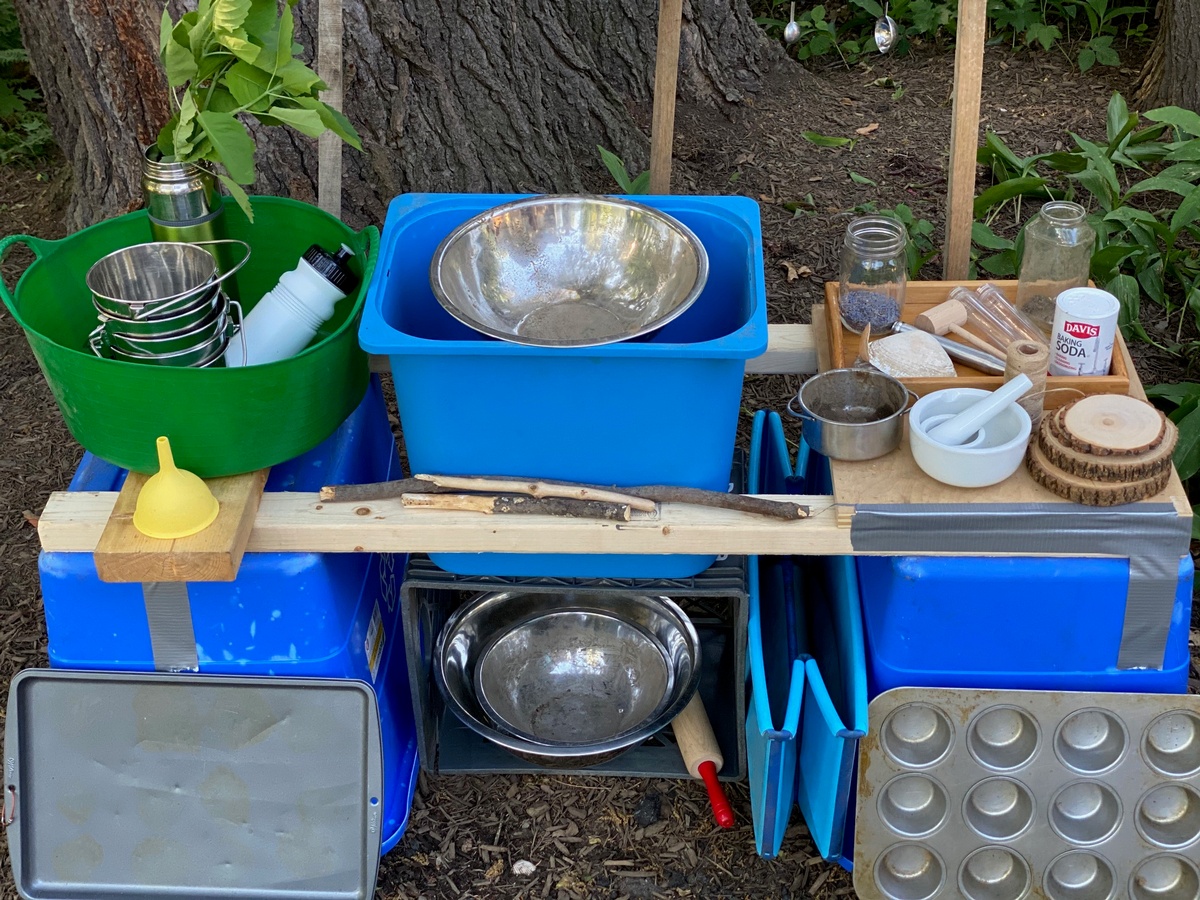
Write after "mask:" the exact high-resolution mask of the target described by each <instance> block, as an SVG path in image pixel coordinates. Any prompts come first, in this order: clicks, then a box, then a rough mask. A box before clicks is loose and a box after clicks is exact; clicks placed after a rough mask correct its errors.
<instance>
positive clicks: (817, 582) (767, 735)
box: [746, 412, 867, 862]
mask: <svg viewBox="0 0 1200 900" xmlns="http://www.w3.org/2000/svg"><path fill="white" fill-rule="evenodd" d="M750 453H751V466H750V488H749V489H750V492H751V493H768V494H785V493H819V492H823V487H822V485H823V484H824V483H826V482H827V479H828V467H827V466H825V465H823V464H822V463H823V460H821V459H820V458H819V457H815V455H810V454H809V452H808V449H807V447H806V446H805V445H803V444H802V445H801V449H800V454H799V457H798V461H799V471H800V473H801V474H800V475H796V474H794V473H793V469H792V466H791V464H790V462H789V459H788V450H787V443H786V441H785V439H784V435H783V426H782V423H781V422H780V420H779V416H778V415H777V414H776V413H770V414H766V413H762V412H759V413H757V414H756V415H755V419H754V429H753V434H752V438H751V451H750ZM748 634H749V644H750V646H749V653H748V664H749V670H750V675H749V678H750V701H749V703H748V705H747V718H746V750H747V766H748V771H749V775H750V803H751V810H752V813H753V818H754V832H755V844H756V846H757V849H758V852H759V853H760V854H761V855H763V856H765V857H773V856H775V855H777V854H778V852H779V850H780V846H781V844H782V841H783V836H784V832H785V830H786V828H787V823H788V819H789V818H790V815H791V808H792V805H793V804H794V803H798V804H799V806H800V810H801V813H802V814H803V816H804V819H805V822H806V823H807V825H808V830H809V833H810V834H811V836H812V838H813V842H814V843H815V844H816V846H817V849H818V851H819V852H820V854H821V855H822V856H823V857H824V858H826V859H829V860H833V861H839V862H842V861H843V857H844V856H845V855H847V854H848V853H849V851H850V848H849V847H846V846H844V838H845V835H846V834H847V815H848V811H849V810H850V809H851V808H852V804H851V798H852V787H853V773H854V762H855V752H856V749H857V746H858V739H859V738H860V737H862V736H863V735H864V734H865V733H866V728H867V685H866V667H865V660H864V650H863V633H862V621H861V615H860V610H859V601H858V589H857V582H856V577H855V571H854V561H853V559H852V558H850V557H816V556H812V557H755V558H752V559H751V566H750V622H749V630H748Z"/></svg>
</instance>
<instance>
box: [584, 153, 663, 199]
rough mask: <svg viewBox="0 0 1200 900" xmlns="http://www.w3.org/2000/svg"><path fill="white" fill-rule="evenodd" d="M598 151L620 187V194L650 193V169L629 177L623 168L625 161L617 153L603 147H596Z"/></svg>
mask: <svg viewBox="0 0 1200 900" xmlns="http://www.w3.org/2000/svg"><path fill="white" fill-rule="evenodd" d="M596 149H597V150H599V151H600V158H601V159H602V160H604V167H605V168H606V169H608V172H609V174H610V175H612V177H613V180H614V181H615V182H616V183H617V187H619V188H620V189H621V193H622V194H648V193H650V170H649V169H647V170H646V171H644V172H642V173H640V174H639V175H637V176H636V177H635V178H630V177H629V172H628V171H627V170H626V169H625V162H624V160H622V159H621V157H619V156H617V154H615V153H613V152H612V151H611V150H605V149H604V148H603V147H597V148H596Z"/></svg>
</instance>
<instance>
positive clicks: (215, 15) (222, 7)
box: [212, 0, 250, 46]
mask: <svg viewBox="0 0 1200 900" xmlns="http://www.w3.org/2000/svg"><path fill="white" fill-rule="evenodd" d="M249 13H250V0H213V4H212V23H213V30H214V31H217V32H225V33H226V34H233V33H234V32H237V31H239V30H240V29H241V27H242V24H243V23H244V22H245V21H246V16H247V15H249ZM226 46H228V45H226Z"/></svg>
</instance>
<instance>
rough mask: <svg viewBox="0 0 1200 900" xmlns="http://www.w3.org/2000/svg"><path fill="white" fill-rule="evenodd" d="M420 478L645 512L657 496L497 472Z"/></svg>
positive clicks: (459, 486)
mask: <svg viewBox="0 0 1200 900" xmlns="http://www.w3.org/2000/svg"><path fill="white" fill-rule="evenodd" d="M413 478H415V479H417V480H418V481H429V482H432V483H433V484H436V485H437V486H438V487H442V488H454V489H456V490H460V491H482V492H486V493H493V494H528V495H529V496H530V497H568V498H572V499H575V500H601V501H603V502H606V503H622V504H625V505H627V506H630V507H632V508H633V509H637V510H641V511H642V512H654V511H655V509H656V508H657V507H656V506H655V503H654V501H653V500H648V499H644V498H638V497H635V496H633V495H632V494H623V493H621V492H620V491H619V490H612V489H609V488H600V487H592V486H589V485H584V484H570V483H568V482H554V481H539V480H537V479H521V478H499V477H494V476H478V477H473V476H460V475H414V476H413Z"/></svg>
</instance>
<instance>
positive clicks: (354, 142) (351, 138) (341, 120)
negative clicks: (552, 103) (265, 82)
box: [296, 97, 650, 194]
mask: <svg viewBox="0 0 1200 900" xmlns="http://www.w3.org/2000/svg"><path fill="white" fill-rule="evenodd" d="M296 103H298V104H299V105H300V106H301V107H302V108H303V109H315V110H316V111H317V115H319V116H320V117H321V122H322V123H324V125H325V127H326V128H328V129H329V130H330V131H332V132H333V133H334V134H336V135H337V136H338V137H340V138H341V139H342V140H343V141H345V142H346V143H347V144H349V145H350V146H351V147H353V148H354V149H355V150H361V149H362V141H360V140H359V137H358V132H357V131H355V130H354V126H353V125H351V124H350V120H349V119H347V118H346V117H345V116H344V115H342V113H341V112H339V111H338V110H336V109H334V108H333V107H332V106H330V105H329V104H328V103H322V102H321V101H320V100H317V99H315V98H313V97H297V98H296ZM642 174H643V175H645V176H646V178H647V179H649V177H650V174H649V170H647V171H646V172H643V173H642ZM640 177H641V176H640V175H639V176H638V178H640ZM633 183H634V184H635V185H636V184H637V178H635V179H634V180H633ZM629 193H634V191H629ZM638 193H643V194H644V193H645V191H639V192H638Z"/></svg>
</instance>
